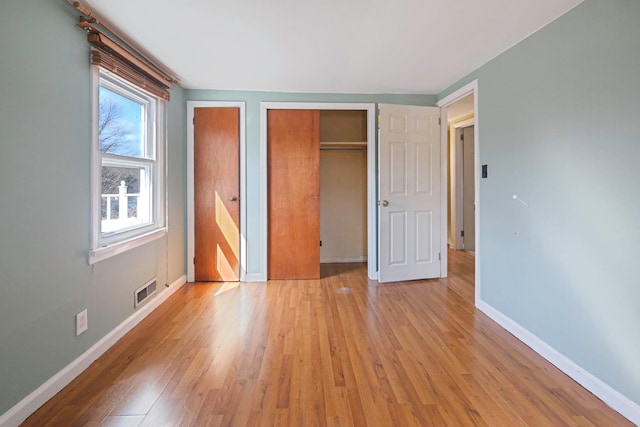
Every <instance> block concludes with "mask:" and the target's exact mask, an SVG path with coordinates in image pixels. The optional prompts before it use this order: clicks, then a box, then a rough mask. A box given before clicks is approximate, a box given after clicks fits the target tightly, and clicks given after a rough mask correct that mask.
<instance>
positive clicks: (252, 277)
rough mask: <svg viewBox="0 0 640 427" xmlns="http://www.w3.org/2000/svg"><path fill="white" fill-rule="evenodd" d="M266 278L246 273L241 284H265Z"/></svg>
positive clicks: (257, 274)
mask: <svg viewBox="0 0 640 427" xmlns="http://www.w3.org/2000/svg"><path fill="white" fill-rule="evenodd" d="M266 281H267V277H266V276H265V275H264V274H262V273H247V274H245V275H244V280H243V282H266Z"/></svg>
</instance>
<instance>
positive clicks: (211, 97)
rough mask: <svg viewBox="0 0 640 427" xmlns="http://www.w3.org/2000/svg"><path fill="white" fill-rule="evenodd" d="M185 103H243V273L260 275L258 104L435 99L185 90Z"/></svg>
mask: <svg viewBox="0 0 640 427" xmlns="http://www.w3.org/2000/svg"><path fill="white" fill-rule="evenodd" d="M187 99H188V100H189V101H244V102H246V114H247V117H246V126H247V129H246V132H247V134H246V135H247V176H246V180H247V197H246V199H247V202H246V215H247V218H246V219H247V236H246V238H247V273H248V274H261V273H263V272H262V271H261V266H260V253H261V249H262V247H263V245H264V243H263V242H262V241H261V239H260V217H261V213H260V193H261V191H260V103H261V102H337V103H378V102H380V103H389V104H405V105H425V106H433V105H435V103H436V101H437V97H436V96H435V95H393V94H392V95H386V94H327V93H279V92H249V91H220V90H187Z"/></svg>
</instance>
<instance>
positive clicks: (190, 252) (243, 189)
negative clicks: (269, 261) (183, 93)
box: [187, 101, 252, 282]
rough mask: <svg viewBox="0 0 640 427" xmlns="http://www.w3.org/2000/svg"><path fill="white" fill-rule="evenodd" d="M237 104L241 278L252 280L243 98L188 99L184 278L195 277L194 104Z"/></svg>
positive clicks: (219, 105)
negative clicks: (185, 264)
mask: <svg viewBox="0 0 640 427" xmlns="http://www.w3.org/2000/svg"><path fill="white" fill-rule="evenodd" d="M222 107H236V108H238V109H240V281H241V282H245V281H251V279H252V278H251V277H248V275H247V239H246V235H247V219H246V218H247V215H246V198H247V180H246V167H247V150H246V147H247V143H246V113H245V112H246V108H245V103H244V102H225V101H187V281H189V282H193V281H194V279H195V268H194V265H193V258H194V256H195V233H194V224H195V215H194V185H193V183H194V177H193V173H194V154H193V153H194V152H193V150H194V136H193V132H194V126H193V117H194V110H195V108H222Z"/></svg>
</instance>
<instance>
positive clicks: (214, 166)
mask: <svg viewBox="0 0 640 427" xmlns="http://www.w3.org/2000/svg"><path fill="white" fill-rule="evenodd" d="M239 148H240V109H239V108H236V107H210V108H195V109H194V159H193V160H194V173H193V174H194V215H195V218H194V222H195V224H194V225H195V227H194V232H195V239H194V243H195V248H194V249H195V254H194V255H195V260H194V263H195V279H196V280H197V281H225V282H231V281H238V279H239V277H240V267H239V259H240V206H239V205H240V202H239V198H238V196H239V193H240V184H239V182H240V172H239V167H240V162H239Z"/></svg>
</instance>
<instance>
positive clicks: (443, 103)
mask: <svg viewBox="0 0 640 427" xmlns="http://www.w3.org/2000/svg"><path fill="white" fill-rule="evenodd" d="M470 94H473V119H474V128H473V137H474V141H473V146H474V151H475V159H474V162H475V184H474V197H475V203H476V212H475V222H476V233H475V234H476V236H475V237H476V241H475V245H476V247H475V249H476V250H475V286H474V287H475V304H476V306H477V304H478V302H479V301H480V294H481V293H480V290H481V287H482V282H481V277H480V256H481V241H480V234H481V233H480V110H479V108H478V105H479V103H478V98H479V94H478V80H477V79H476V80H473V81H472V82H470V83H468V84H466V85H464V86H462V87H461V88H460V89H458V90H456V91H455V92H453V93H451V94H450V95H448V96H445V97H444V98H442V99H441V100H439V101H438V102H437V103H436V105H437V106H438V107H440V108H442V123H443V126H441V127H440V129H441V130H442V137H441V141H442V147H444V148H443V149H444V150H445V151H443V152H444V153H446V150H447V147H448V138H447V129H448V125H447V123H448V121H447V107H448V106H449V105H451V104H453V103H454V102H456V101H458V100H460V99H462V98H464V97H465V96H467V95H470ZM443 158H444V163H445V169H444V172H445V175H443V176H444V177H445V178H444V179H443V182H444V184H445V186H446V183H447V178H446V177H447V174H448V170H447V165H446V163H447V162H446V158H447V156H443ZM444 194H445V195H446V194H447V190H446V187H445V189H444ZM445 197H446V196H445ZM443 208H444V211H445V213H444V216H443V218H447V216H446V215H447V213H446V209H447V202H446V199H445V202H444V203H443ZM443 222H444V229H445V232H444V233H443V236H444V239H446V229H447V224H446V221H443ZM443 247H444V248H446V247H447V241H446V240H444V244H443ZM444 253H445V254H446V251H444ZM443 259H445V260H446V255H445V257H443ZM444 265H445V267H444V268H446V262H445V263H444ZM445 276H446V271H445ZM445 276H443V277H445Z"/></svg>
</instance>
